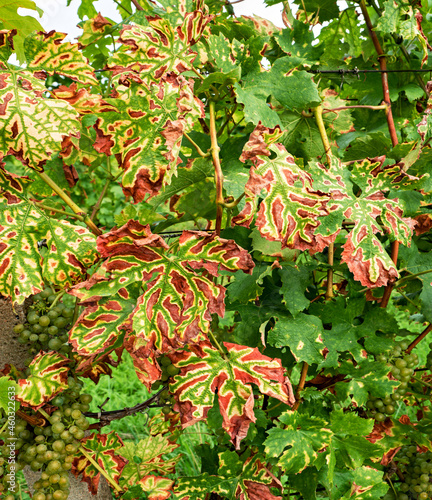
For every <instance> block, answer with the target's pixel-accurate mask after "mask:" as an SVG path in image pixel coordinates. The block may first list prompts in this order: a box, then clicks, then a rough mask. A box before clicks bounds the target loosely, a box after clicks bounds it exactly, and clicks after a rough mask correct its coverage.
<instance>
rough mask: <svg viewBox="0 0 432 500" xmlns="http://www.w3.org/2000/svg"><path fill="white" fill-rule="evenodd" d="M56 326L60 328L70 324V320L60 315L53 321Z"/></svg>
mask: <svg viewBox="0 0 432 500" xmlns="http://www.w3.org/2000/svg"><path fill="white" fill-rule="evenodd" d="M53 324H54V326H56V327H57V328H58V329H62V328H64V327H65V326H66V325H67V324H68V320H67V319H66V318H63V317H61V316H59V317H58V318H56V319H55V320H54V321H53Z"/></svg>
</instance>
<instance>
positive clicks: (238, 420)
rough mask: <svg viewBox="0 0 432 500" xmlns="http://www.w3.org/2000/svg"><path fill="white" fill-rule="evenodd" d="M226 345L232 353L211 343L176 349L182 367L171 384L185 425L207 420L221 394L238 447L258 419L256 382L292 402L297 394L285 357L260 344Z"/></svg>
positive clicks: (225, 416)
mask: <svg viewBox="0 0 432 500" xmlns="http://www.w3.org/2000/svg"><path fill="white" fill-rule="evenodd" d="M224 345H225V347H226V349H227V350H228V357H226V358H224V357H221V355H220V353H219V351H217V350H216V349H214V348H213V347H212V346H211V344H210V343H208V342H201V343H200V344H197V345H193V346H190V350H191V352H186V351H183V352H179V353H174V354H172V355H171V356H170V358H171V360H172V361H173V364H175V366H177V367H178V368H180V369H181V371H180V374H179V375H177V376H176V377H175V378H174V382H173V383H172V384H171V385H170V389H171V391H172V392H173V393H174V394H175V398H176V401H177V402H176V405H175V407H174V408H175V409H176V410H177V411H179V412H180V416H181V421H182V424H183V425H184V426H187V425H192V424H193V423H195V422H198V421H200V420H203V419H205V418H206V416H207V413H208V411H209V410H210V408H211V407H212V406H213V404H214V398H215V394H216V393H217V396H218V399H219V407H220V411H221V414H222V417H223V428H224V429H225V430H226V431H227V433H228V434H229V435H230V437H231V441H232V442H233V444H234V445H235V447H236V448H237V449H238V448H239V447H240V441H241V440H242V439H243V438H245V437H246V434H247V431H248V429H249V425H250V424H251V422H255V420H256V418H255V415H254V412H253V400H254V398H253V392H252V387H251V385H250V384H255V385H257V386H258V389H259V390H260V392H261V393H262V394H267V395H269V396H271V397H273V398H276V399H279V400H280V401H282V402H283V403H285V404H289V405H291V406H292V405H293V404H294V395H293V392H292V387H291V384H290V382H289V380H288V378H287V377H285V376H284V368H283V367H282V364H281V362H280V360H279V359H271V358H269V357H267V356H264V355H262V354H261V353H260V352H259V350H258V349H257V348H251V347H247V346H240V345H237V344H231V343H228V342H224Z"/></svg>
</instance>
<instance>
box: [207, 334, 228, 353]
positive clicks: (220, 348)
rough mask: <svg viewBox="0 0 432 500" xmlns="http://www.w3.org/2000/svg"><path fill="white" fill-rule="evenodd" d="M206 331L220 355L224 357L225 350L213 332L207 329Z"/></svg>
mask: <svg viewBox="0 0 432 500" xmlns="http://www.w3.org/2000/svg"><path fill="white" fill-rule="evenodd" d="M208 333H209V337H211V339H212V341H213V342H214V343H215V346H216V348H217V350H218V351H219V352H220V353H221V355H222V357H223V358H224V359H225V352H224V350H223V349H222V347H221V345H220V344H219V342H218V341H217V340H216V337H215V336H214V335H213V332H212V331H211V330H209V331H208Z"/></svg>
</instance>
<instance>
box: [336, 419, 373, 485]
mask: <svg viewBox="0 0 432 500" xmlns="http://www.w3.org/2000/svg"><path fill="white" fill-rule="evenodd" d="M373 426H374V420H373V419H368V420H367V419H364V418H360V417H359V416H357V415H356V414H355V413H350V412H347V413H344V412H343V410H334V411H333V412H332V413H331V415H330V429H331V430H332V431H333V436H332V437H331V441H330V445H329V446H328V448H327V452H328V453H329V457H328V459H327V463H328V481H329V483H330V484H331V485H333V481H334V473H335V465H336V463H339V464H341V463H343V464H344V465H345V466H346V467H347V468H348V469H356V468H357V467H360V466H361V465H362V464H363V463H364V462H365V461H366V460H367V459H369V458H370V459H381V457H382V448H381V446H379V445H378V444H374V443H371V442H370V441H368V440H367V439H366V437H365V436H367V435H368V434H370V432H371V431H372V429H373Z"/></svg>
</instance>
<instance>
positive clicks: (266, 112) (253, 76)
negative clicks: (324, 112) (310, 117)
mask: <svg viewBox="0 0 432 500" xmlns="http://www.w3.org/2000/svg"><path fill="white" fill-rule="evenodd" d="M287 88H289V89H290V92H287V91H286V89H287ZM234 89H235V93H236V95H237V101H238V102H241V103H242V104H244V113H245V119H246V121H248V122H252V123H253V124H255V125H258V123H259V122H261V123H262V124H263V125H264V126H265V127H275V126H276V125H279V124H280V119H279V117H278V114H277V113H276V111H274V110H273V109H271V108H270V107H269V106H268V104H267V98H268V97H269V96H270V95H271V96H273V97H274V98H275V99H277V100H278V102H279V103H280V104H281V105H282V106H283V107H284V108H286V109H289V110H293V109H304V108H308V107H312V106H317V105H318V104H319V103H320V102H321V99H320V97H319V94H318V90H317V86H316V84H315V83H314V82H313V80H312V76H311V75H310V74H309V73H307V72H306V71H299V70H298V69H296V68H295V64H294V65H293V62H292V61H291V58H290V57H283V58H282V59H277V60H276V61H275V63H274V64H273V66H272V67H271V69H270V70H269V71H264V72H262V71H260V72H258V71H257V72H254V73H249V74H248V75H247V76H246V77H245V79H244V82H243V86H240V84H238V83H236V84H235V85H234Z"/></svg>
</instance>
